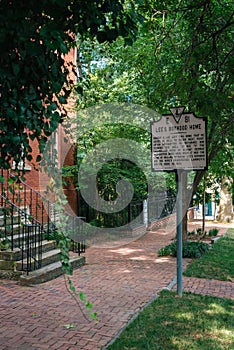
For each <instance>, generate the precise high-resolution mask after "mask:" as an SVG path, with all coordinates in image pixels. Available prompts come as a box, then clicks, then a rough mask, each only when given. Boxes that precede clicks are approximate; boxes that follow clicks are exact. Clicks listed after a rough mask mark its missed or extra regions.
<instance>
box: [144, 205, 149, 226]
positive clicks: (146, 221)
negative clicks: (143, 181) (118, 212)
mask: <svg viewBox="0 0 234 350" xmlns="http://www.w3.org/2000/svg"><path fill="white" fill-rule="evenodd" d="M143 222H144V225H145V228H146V230H147V231H148V229H149V222H148V201H147V199H144V201H143Z"/></svg>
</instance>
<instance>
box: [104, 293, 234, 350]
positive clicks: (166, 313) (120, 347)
mask: <svg viewBox="0 0 234 350" xmlns="http://www.w3.org/2000/svg"><path fill="white" fill-rule="evenodd" d="M107 349H108V350H145V349H147V350H224V349H226V350H231V349H234V301H233V300H228V299H220V298H215V297H210V296H200V295H194V294H190V293H184V294H183V297H182V298H180V297H178V296H177V294H176V292H171V291H163V292H162V293H161V294H160V297H159V298H158V299H156V300H155V301H154V302H153V303H151V304H150V305H149V306H148V307H146V308H145V309H144V310H143V311H142V312H141V313H140V314H139V316H138V317H137V318H136V319H135V320H134V321H133V322H132V323H131V324H130V325H129V326H128V327H127V328H126V329H125V330H124V331H123V333H122V334H121V335H120V336H119V337H118V339H117V340H116V341H115V342H114V343H113V344H112V345H110V346H109V347H108V348H107Z"/></svg>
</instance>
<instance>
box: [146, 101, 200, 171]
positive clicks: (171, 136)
mask: <svg viewBox="0 0 234 350" xmlns="http://www.w3.org/2000/svg"><path fill="white" fill-rule="evenodd" d="M183 111H184V107H178V108H172V109H171V112H172V114H168V115H163V116H162V118H161V119H160V120H158V121H154V122H152V123H151V134H152V169H153V170H154V171H173V170H200V169H206V167H207V145H206V125H207V122H206V119H205V118H198V117H196V116H195V115H194V114H193V113H183Z"/></svg>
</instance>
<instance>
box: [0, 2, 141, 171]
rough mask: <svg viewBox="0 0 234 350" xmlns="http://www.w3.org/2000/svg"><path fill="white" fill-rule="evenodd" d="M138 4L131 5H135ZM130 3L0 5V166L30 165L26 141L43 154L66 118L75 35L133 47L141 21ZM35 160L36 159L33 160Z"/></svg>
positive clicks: (29, 154)
mask: <svg viewBox="0 0 234 350" xmlns="http://www.w3.org/2000/svg"><path fill="white" fill-rule="evenodd" d="M137 4H138V1H136V2H135V5H137ZM135 5H134V3H133V2H130V1H121V0H114V1H113V0H111V1H110V0H98V1H80V0H75V1H70V0H42V1H16V0H13V1H9V0H2V1H1V2H0V45H1V55H0V76H1V78H0V79H1V80H0V130H1V134H0V135H1V141H0V154H1V159H0V167H4V168H8V167H9V166H10V165H9V162H10V161H11V160H12V159H14V160H15V162H16V164H18V163H19V162H20V161H25V158H27V159H28V160H29V161H31V160H32V155H31V148H30V144H29V143H30V141H29V140H30V139H31V140H34V139H37V140H38V141H39V151H40V152H42V151H43V149H44V146H45V143H46V140H47V138H48V136H49V135H51V133H52V132H53V131H54V130H55V129H56V128H57V126H58V124H59V123H60V122H62V121H63V119H64V118H65V117H66V109H65V108H64V105H65V104H66V102H67V98H68V96H69V93H70V91H71V81H70V78H69V76H68V75H67V73H68V71H69V67H68V65H66V63H65V60H64V55H65V54H67V53H68V51H69V50H70V48H71V46H72V45H74V42H75V37H76V35H79V37H82V38H84V37H86V38H87V37H89V38H96V39H97V40H98V42H104V41H109V42H112V41H114V40H115V39H116V38H117V37H119V36H122V37H124V38H125V43H132V41H133V39H134V37H135V35H136V32H137V22H138V21H139V20H140V16H139V15H138V14H137V11H136V6H135ZM37 160H40V157H38V159H37Z"/></svg>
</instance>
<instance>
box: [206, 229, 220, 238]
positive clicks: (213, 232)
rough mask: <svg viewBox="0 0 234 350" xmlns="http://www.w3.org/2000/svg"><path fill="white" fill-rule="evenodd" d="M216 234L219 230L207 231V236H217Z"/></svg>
mask: <svg viewBox="0 0 234 350" xmlns="http://www.w3.org/2000/svg"><path fill="white" fill-rule="evenodd" d="M218 233H219V230H218V229H217V228H211V229H210V230H209V233H208V236H217V234H218Z"/></svg>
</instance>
